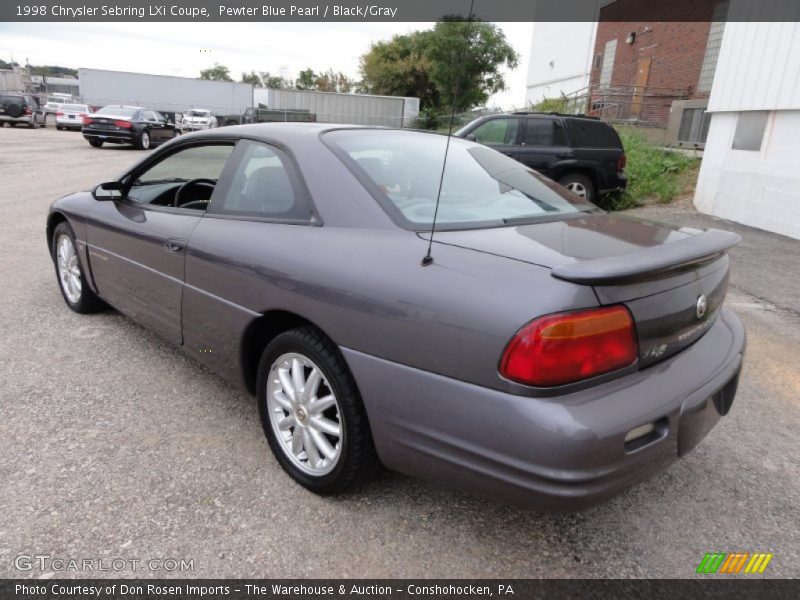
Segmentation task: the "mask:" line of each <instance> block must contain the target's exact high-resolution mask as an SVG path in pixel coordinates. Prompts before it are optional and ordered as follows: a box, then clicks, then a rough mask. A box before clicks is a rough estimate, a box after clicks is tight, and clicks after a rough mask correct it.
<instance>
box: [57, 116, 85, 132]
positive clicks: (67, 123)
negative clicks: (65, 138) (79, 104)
mask: <svg viewBox="0 0 800 600" xmlns="http://www.w3.org/2000/svg"><path fill="white" fill-rule="evenodd" d="M56 126H57V127H67V128H68V129H83V123H82V122H81V119H63V118H59V117H56Z"/></svg>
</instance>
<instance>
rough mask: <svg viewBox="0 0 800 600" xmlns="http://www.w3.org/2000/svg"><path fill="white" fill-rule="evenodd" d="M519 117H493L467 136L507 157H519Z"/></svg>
mask: <svg viewBox="0 0 800 600" xmlns="http://www.w3.org/2000/svg"><path fill="white" fill-rule="evenodd" d="M519 129H520V118H519V117H513V116H508V117H492V118H491V119H488V120H486V121H484V122H483V123H480V124H479V125H478V126H477V127H475V129H473V130H472V131H470V132H469V133H468V134H467V139H470V140H473V141H476V142H478V143H479V144H484V145H485V146H489V147H490V148H493V149H494V150H497V151H498V152H502V153H503V154H505V155H506V156H510V157H511V158H514V159H516V158H517V157H518V156H519Z"/></svg>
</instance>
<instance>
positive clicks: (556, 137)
mask: <svg viewBox="0 0 800 600" xmlns="http://www.w3.org/2000/svg"><path fill="white" fill-rule="evenodd" d="M571 158H572V149H571V148H570V147H569V145H568V143H567V135H566V131H565V130H564V125H563V124H562V122H561V120H560V119H557V118H553V117H551V116H549V115H540V116H539V115H536V116H529V117H528V118H527V119H525V126H524V129H523V132H522V137H521V140H520V146H519V156H518V157H517V160H518V161H520V162H521V163H523V164H524V165H526V166H528V167H530V168H532V169H534V170H536V171H538V172H539V173H541V174H542V175H546V176H547V177H553V176H554V175H557V170H558V166H559V164H561V163H563V162H564V161H567V160H570V159H571Z"/></svg>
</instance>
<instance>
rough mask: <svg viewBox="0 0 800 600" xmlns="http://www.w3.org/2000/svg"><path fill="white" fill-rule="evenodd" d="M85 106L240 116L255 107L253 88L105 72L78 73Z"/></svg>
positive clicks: (203, 80) (182, 78)
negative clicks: (204, 112)
mask: <svg viewBox="0 0 800 600" xmlns="http://www.w3.org/2000/svg"><path fill="white" fill-rule="evenodd" d="M78 79H79V80H80V93H81V94H80V95H81V97H82V98H83V101H84V102H85V103H86V104H94V105H98V106H105V105H107V104H127V105H131V106H146V107H147V108H152V109H154V110H157V111H160V112H164V113H184V112H186V111H188V110H191V109H192V108H206V109H208V110H210V111H211V112H212V113H214V114H227V115H230V114H234V115H241V114H242V113H243V112H244V110H245V109H246V108H248V107H250V106H253V85H252V84H249V83H234V82H230V81H209V80H206V79H192V78H190V77H173V76H171V75H146V74H144V73H128V72H124V71H106V70H103V69H86V68H80V69H78Z"/></svg>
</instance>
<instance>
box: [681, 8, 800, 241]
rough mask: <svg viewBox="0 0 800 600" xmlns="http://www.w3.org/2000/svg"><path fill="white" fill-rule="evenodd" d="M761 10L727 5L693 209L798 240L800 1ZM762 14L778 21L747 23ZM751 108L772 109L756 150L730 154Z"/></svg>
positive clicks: (799, 184) (799, 200) (799, 195)
mask: <svg viewBox="0 0 800 600" xmlns="http://www.w3.org/2000/svg"><path fill="white" fill-rule="evenodd" d="M766 6H767V8H766V9H765V8H764V7H762V6H761V3H756V2H748V1H747V0H731V6H730V12H729V15H728V16H729V19H730V20H729V21H728V22H727V24H726V25H725V33H724V35H723V38H722V46H721V47H720V54H719V61H718V62H717V69H716V73H715V75H714V83H713V85H712V87H711V97H710V98H709V106H708V111H709V112H710V113H712V116H711V126H710V127H709V131H708V139H707V140H706V145H705V151H704V154H703V162H702V164H701V165H700V173H699V176H698V180H697V190H696V192H695V198H694V203H695V206H696V207H697V209H698V210H701V211H703V212H706V213H710V214H713V215H717V216H719V217H724V218H726V219H731V220H734V221H738V222H740V223H744V224H746V225H751V226H753V227H759V228H761V229H766V230H768V231H774V232H776V233H781V234H783V235H788V236H791V237H794V238H798V239H800V22H798V20H800V10H798V9H799V8H800V3H797V2H785V3H767V5H766ZM763 10H769V11H772V14H768V15H763V16H764V17H765V18H766V17H769V18H774V19H775V21H774V22H768V23H765V22H748V21H747V19H750V20H751V21H752V19H755V18H758V16H757V15H760V14H763V13H759V12H758V11H763ZM775 11H783V12H780V13H775ZM780 19H783V21H782V22H781V21H780ZM753 110H760V111H769V117H768V119H767V124H766V126H765V129H764V137H763V140H762V143H761V148H760V149H759V150H758V151H751V150H734V149H733V148H732V145H733V137H734V133H735V131H736V124H737V122H738V120H739V115H740V114H742V113H743V112H746V111H753Z"/></svg>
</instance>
